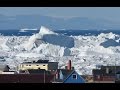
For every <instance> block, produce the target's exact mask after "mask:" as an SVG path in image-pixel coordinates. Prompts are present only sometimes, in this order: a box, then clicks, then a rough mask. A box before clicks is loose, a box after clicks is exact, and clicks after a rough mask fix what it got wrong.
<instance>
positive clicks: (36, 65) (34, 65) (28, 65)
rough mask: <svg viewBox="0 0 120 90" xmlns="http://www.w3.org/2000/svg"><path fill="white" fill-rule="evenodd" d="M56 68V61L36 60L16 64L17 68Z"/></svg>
mask: <svg viewBox="0 0 120 90" xmlns="http://www.w3.org/2000/svg"><path fill="white" fill-rule="evenodd" d="M57 68H58V62H48V61H46V60H39V61H37V62H24V63H21V64H20V65H19V66H18V70H28V69H45V70H56V69H57Z"/></svg>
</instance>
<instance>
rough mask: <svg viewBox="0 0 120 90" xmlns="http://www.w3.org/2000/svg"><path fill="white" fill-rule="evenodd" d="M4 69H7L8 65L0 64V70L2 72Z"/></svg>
mask: <svg viewBox="0 0 120 90" xmlns="http://www.w3.org/2000/svg"><path fill="white" fill-rule="evenodd" d="M5 68H9V66H8V65H2V64H0V70H2V71H4V70H5ZM9 69H10V68H9Z"/></svg>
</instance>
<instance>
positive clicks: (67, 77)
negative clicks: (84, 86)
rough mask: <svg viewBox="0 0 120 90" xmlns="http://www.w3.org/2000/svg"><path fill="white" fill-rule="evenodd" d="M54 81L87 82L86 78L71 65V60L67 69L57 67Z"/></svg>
mask: <svg viewBox="0 0 120 90" xmlns="http://www.w3.org/2000/svg"><path fill="white" fill-rule="evenodd" d="M53 83H85V80H84V79H83V78H82V77H81V76H80V75H79V74H78V73H77V72H76V71H75V70H74V68H72V67H71V60H69V62H68V66H67V67H66V68H65V69H57V70H56V73H55V76H54V79H53Z"/></svg>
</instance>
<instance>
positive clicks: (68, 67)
mask: <svg viewBox="0 0 120 90" xmlns="http://www.w3.org/2000/svg"><path fill="white" fill-rule="evenodd" d="M67 69H68V70H71V60H69V62H68V65H67Z"/></svg>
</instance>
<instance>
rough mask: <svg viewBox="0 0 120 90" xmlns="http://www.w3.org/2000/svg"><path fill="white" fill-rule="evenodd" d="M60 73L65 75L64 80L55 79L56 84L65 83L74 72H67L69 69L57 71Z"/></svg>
mask: <svg viewBox="0 0 120 90" xmlns="http://www.w3.org/2000/svg"><path fill="white" fill-rule="evenodd" d="M60 71H61V72H62V74H63V76H64V77H63V80H60V79H55V80H54V81H56V82H63V81H64V80H66V79H67V78H68V77H69V76H70V75H71V74H72V73H73V72H74V70H67V69H57V72H58V73H60Z"/></svg>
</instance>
